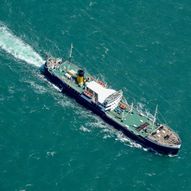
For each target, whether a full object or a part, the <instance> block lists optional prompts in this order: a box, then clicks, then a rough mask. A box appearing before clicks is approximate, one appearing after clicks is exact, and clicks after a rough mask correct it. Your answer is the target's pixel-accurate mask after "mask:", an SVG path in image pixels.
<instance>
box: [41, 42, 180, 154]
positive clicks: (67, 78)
mask: <svg viewBox="0 0 191 191" xmlns="http://www.w3.org/2000/svg"><path fill="white" fill-rule="evenodd" d="M72 49H73V47H72V46H71V49H70V55H69V58H68V59H66V60H63V59H60V58H54V57H48V58H47V59H46V62H45V64H44V65H43V69H42V73H43V74H44V76H45V77H46V78H47V79H48V80H49V81H50V82H51V83H53V84H55V85H56V86H57V87H58V88H59V89H60V90H61V91H62V92H63V93H65V94H67V95H69V96H71V97H73V98H74V99H76V101H77V102H79V103H80V104H82V105H83V106H85V107H86V108H88V109H90V110H91V111H93V112H94V113H96V114H97V115H99V116H100V117H101V118H102V119H103V120H105V121H106V122H107V123H109V124H110V125H112V126H113V127H114V128H115V129H117V130H119V131H121V132H122V133H123V134H124V135H125V136H127V137H129V138H130V139H132V140H133V141H135V142H137V143H139V144H141V145H142V146H143V147H145V148H148V149H149V150H151V151H155V152H157V153H161V154H165V155H176V154H177V153H178V151H179V149H180V147H181V140H180V138H179V136H178V135H177V134H176V133H175V132H174V131H173V130H172V129H171V128H170V127H169V126H168V125H166V124H161V123H159V121H158V119H157V108H156V111H155V114H154V116H152V117H151V116H148V114H146V113H145V112H143V111H142V110H140V109H139V108H137V107H135V106H134V105H133V104H129V103H128V102H127V100H126V98H125V97H124V95H123V91H122V90H118V91H116V90H114V89H111V88H109V87H108V86H107V84H106V83H104V82H103V81H100V80H98V79H96V78H94V77H93V76H92V75H90V74H89V73H88V72H87V71H86V70H83V69H82V68H81V67H79V66H77V65H75V64H74V63H72V62H71V58H72Z"/></svg>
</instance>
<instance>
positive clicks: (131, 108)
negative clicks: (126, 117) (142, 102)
mask: <svg viewBox="0 0 191 191" xmlns="http://www.w3.org/2000/svg"><path fill="white" fill-rule="evenodd" d="M132 111H133V102H132V103H131V107H130V110H129V113H131V112H132Z"/></svg>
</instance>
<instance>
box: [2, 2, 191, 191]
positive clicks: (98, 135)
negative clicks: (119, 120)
mask: <svg viewBox="0 0 191 191" xmlns="http://www.w3.org/2000/svg"><path fill="white" fill-rule="evenodd" d="M71 43H73V45H74V51H73V58H72V60H73V62H74V63H76V64H79V65H81V66H82V67H83V68H86V69H87V70H88V71H89V72H90V73H92V74H94V75H95V76H96V77H97V78H99V79H102V80H104V81H106V82H107V83H108V84H109V85H110V86H112V87H113V88H115V89H122V90H123V92H124V94H125V95H126V97H127V99H128V101H129V102H130V103H131V102H133V103H134V104H135V105H139V106H141V107H142V108H143V110H147V111H149V112H150V113H153V112H154V110H155V106H156V105H157V104H158V107H159V111H160V113H159V115H158V118H159V119H160V120H161V121H162V122H165V123H167V124H168V125H169V126H170V127H172V128H173V129H174V130H175V131H176V132H177V133H178V134H179V135H180V137H181V139H182V147H181V150H180V152H179V154H178V156H175V157H170V156H161V155H158V154H155V153H152V152H149V151H147V149H144V148H142V147H141V146H140V145H139V144H136V143H134V142H132V141H131V140H129V139H128V138H126V137H124V136H123V135H122V134H121V133H119V132H117V131H116V130H114V129H113V128H112V127H111V126H109V125H107V124H106V123H105V122H104V121H102V120H101V119H100V118H99V117H97V116H96V115H94V114H93V113H91V112H90V111H88V110H86V109H85V108H83V107H82V106H80V105H79V104H78V103H76V102H75V101H74V100H73V99H71V98H69V97H67V96H65V95H62V94H61V93H60V92H59V90H58V89H57V88H56V87H55V86H53V85H52V84H50V83H49V82H48V81H47V80H45V79H44V77H43V76H42V75H41V73H40V70H39V67H40V66H41V65H42V64H43V63H44V59H45V55H46V54H48V55H53V56H57V57H63V58H67V56H68V51H69V48H70V44H71ZM190 108H191V1H190V0H182V1H179V0H147V1H145V0H95V1H91V0H56V1H51V0H0V191H57V190H58V191H170V190H173V191H190V190H191V114H190V111H191V109H190Z"/></svg>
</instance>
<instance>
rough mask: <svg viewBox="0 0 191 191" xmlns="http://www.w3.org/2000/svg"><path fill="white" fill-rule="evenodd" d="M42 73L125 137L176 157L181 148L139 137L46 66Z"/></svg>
mask: <svg viewBox="0 0 191 191" xmlns="http://www.w3.org/2000/svg"><path fill="white" fill-rule="evenodd" d="M42 73H43V74H44V76H45V77H46V78H47V79H48V80H49V81H50V82H52V83H53V84H55V85H56V86H57V87H58V88H60V89H61V90H62V93H64V94H67V95H69V96H70V97H73V98H75V100H76V101H77V102H78V103H80V104H81V105H83V106H85V107H86V108H88V109H90V110H91V111H93V112H94V113H96V114H97V115H99V116H100V117H101V118H102V119H103V120H104V121H106V122H107V123H108V124H110V125H112V126H113V127H114V128H115V129H117V130H119V131H121V132H123V134H124V135H126V136H127V137H129V138H130V139H132V140H133V141H135V142H137V143H139V144H141V145H142V146H143V147H145V148H148V149H149V150H151V151H155V152H157V153H161V154H165V155H176V154H177V153H178V151H179V148H173V147H165V146H162V145H159V144H157V143H154V142H152V141H151V140H148V139H146V138H143V137H141V136H137V135H135V134H134V133H132V132H131V131H129V130H128V129H126V128H125V127H123V126H122V125H120V124H119V123H117V122H116V121H114V120H112V119H111V118H109V117H107V115H105V113H104V112H103V111H101V110H100V109H99V108H98V106H97V105H96V104H94V103H89V102H88V101H87V100H85V99H84V98H82V97H81V96H80V95H81V94H80V93H78V92H77V91H75V90H74V89H72V88H71V87H69V86H68V85H67V84H66V83H64V81H62V80H61V79H59V78H58V77H56V76H55V75H53V74H51V72H49V71H48V69H47V67H46V65H44V68H43V69H42Z"/></svg>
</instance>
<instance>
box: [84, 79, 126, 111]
mask: <svg viewBox="0 0 191 191" xmlns="http://www.w3.org/2000/svg"><path fill="white" fill-rule="evenodd" d="M86 91H88V92H89V93H90V94H92V99H94V100H95V102H98V103H99V104H101V105H102V106H103V107H104V108H105V110H113V109H115V108H116V107H117V105H118V104H119V102H120V100H121V99H122V91H116V90H113V89H109V88H106V87H104V86H102V85H101V84H99V83H98V82H96V81H90V82H86Z"/></svg>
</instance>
